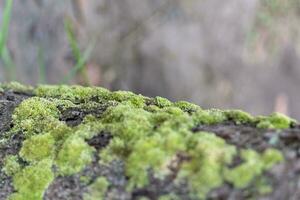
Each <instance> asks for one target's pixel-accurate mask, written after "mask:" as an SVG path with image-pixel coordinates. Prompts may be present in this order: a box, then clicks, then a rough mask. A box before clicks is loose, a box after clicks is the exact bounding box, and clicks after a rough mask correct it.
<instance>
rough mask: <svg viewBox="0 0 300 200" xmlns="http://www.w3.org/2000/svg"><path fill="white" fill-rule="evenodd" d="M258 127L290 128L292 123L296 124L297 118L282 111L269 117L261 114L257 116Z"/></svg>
mask: <svg viewBox="0 0 300 200" xmlns="http://www.w3.org/2000/svg"><path fill="white" fill-rule="evenodd" d="M256 121H257V128H265V129H284V128H290V127H291V125H292V124H296V123H297V122H296V120H294V119H291V118H289V117H287V116H285V115H283V114H280V113H273V114H271V115H270V116H269V117H264V116H260V117H257V118H256Z"/></svg>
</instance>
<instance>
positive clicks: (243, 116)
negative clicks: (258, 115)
mask: <svg viewBox="0 0 300 200" xmlns="http://www.w3.org/2000/svg"><path fill="white" fill-rule="evenodd" d="M224 113H225V115H226V117H227V119H228V120H233V121H234V122H235V123H236V124H245V123H253V122H254V117H252V116H251V115H250V114H249V113H246V112H244V111H241V110H227V111H224Z"/></svg>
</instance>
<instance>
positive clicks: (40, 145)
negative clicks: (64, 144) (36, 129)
mask: <svg viewBox="0 0 300 200" xmlns="http://www.w3.org/2000/svg"><path fill="white" fill-rule="evenodd" d="M54 144H55V140H54V138H53V137H52V135H51V134H49V133H47V134H42V135H35V136H32V137H30V138H29V139H27V140H25V141H24V142H23V146H22V149H21V151H20V156H21V157H22V158H24V159H25V160H27V161H30V162H34V161H41V160H43V159H45V158H50V159H52V158H53V156H54V150H55V147H54Z"/></svg>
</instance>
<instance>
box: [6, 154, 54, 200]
mask: <svg viewBox="0 0 300 200" xmlns="http://www.w3.org/2000/svg"><path fill="white" fill-rule="evenodd" d="M51 167H52V161H51V160H43V161H41V162H38V163H36V164H34V165H31V166H28V167H25V168H24V169H22V170H21V171H20V172H18V173H16V174H15V175H14V176H13V184H14V188H15V189H16V193H14V194H12V195H11V196H10V199H11V200H24V199H31V200H40V199H42V197H43V193H44V190H45V189H46V188H47V187H48V185H49V184H50V183H51V182H52V180H53V179H54V175H53V173H52V170H51Z"/></svg>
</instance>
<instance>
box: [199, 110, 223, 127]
mask: <svg viewBox="0 0 300 200" xmlns="http://www.w3.org/2000/svg"><path fill="white" fill-rule="evenodd" d="M193 118H194V121H195V123H197V124H218V123H221V122H223V121H225V120H227V117H226V115H225V113H224V112H223V111H221V110H218V109H209V110H199V111H197V112H195V113H194V114H193Z"/></svg>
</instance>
